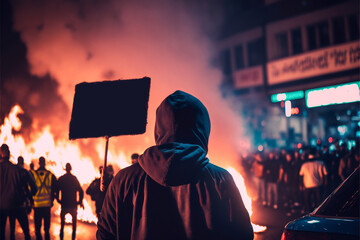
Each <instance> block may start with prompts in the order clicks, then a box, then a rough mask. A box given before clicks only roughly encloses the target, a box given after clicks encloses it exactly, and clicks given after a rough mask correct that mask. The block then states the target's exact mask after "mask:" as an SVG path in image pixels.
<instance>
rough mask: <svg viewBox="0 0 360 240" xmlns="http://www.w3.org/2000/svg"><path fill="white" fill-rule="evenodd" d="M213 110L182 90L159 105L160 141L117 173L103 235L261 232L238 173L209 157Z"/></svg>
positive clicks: (233, 235)
mask: <svg viewBox="0 0 360 240" xmlns="http://www.w3.org/2000/svg"><path fill="white" fill-rule="evenodd" d="M209 134H210V118H209V114H208V112H207V109H206V108H205V106H204V105H203V104H202V103H201V102H200V101H199V100H198V99H197V98H195V97H194V96H192V95H190V94H187V93H185V92H182V91H176V92H174V93H173V94H171V95H170V96H168V97H167V98H165V100H164V101H163V102H162V103H161V104H160V106H159V107H158V109H157V111H156V123H155V142H156V145H155V146H152V147H150V148H148V149H146V150H145V152H144V153H143V154H142V155H141V156H140V157H139V164H133V165H131V166H130V167H127V168H124V169H122V170H121V171H119V172H118V174H117V175H116V176H115V177H114V179H113V180H112V182H111V184H110V186H109V188H108V191H107V193H106V197H105V200H104V203H103V208H102V210H101V213H100V219H99V221H98V224H97V226H98V230H97V239H240V240H241V239H244V240H247V239H253V237H254V234H253V229H252V226H251V222H250V218H249V214H248V212H247V211H246V209H245V207H244V204H243V201H242V198H241V196H240V193H239V190H238V189H237V187H236V185H235V182H234V180H233V178H232V176H231V175H230V174H229V173H228V172H227V171H226V170H225V169H222V168H220V167H218V166H215V165H213V164H211V163H210V162H209V159H208V158H207V157H206V156H207V152H208V140H209Z"/></svg>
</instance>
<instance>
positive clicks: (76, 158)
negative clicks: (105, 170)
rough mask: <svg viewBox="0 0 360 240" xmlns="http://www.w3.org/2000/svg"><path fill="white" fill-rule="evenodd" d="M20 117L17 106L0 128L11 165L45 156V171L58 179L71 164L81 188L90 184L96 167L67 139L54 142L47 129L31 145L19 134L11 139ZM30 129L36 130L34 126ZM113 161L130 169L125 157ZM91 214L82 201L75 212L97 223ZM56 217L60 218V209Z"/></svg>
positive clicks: (31, 137)
mask: <svg viewBox="0 0 360 240" xmlns="http://www.w3.org/2000/svg"><path fill="white" fill-rule="evenodd" d="M22 113H24V112H23V110H22V108H21V107H20V106H19V105H16V106H14V107H13V108H12V109H11V111H10V113H9V115H8V116H7V117H6V118H5V119H4V123H3V125H1V126H0V143H1V144H2V143H6V144H7V145H8V146H9V148H10V153H11V158H10V161H12V162H13V163H15V156H16V157H17V156H23V157H24V161H25V164H26V165H29V164H30V162H31V161H32V160H35V159H38V158H39V157H40V156H44V157H45V159H47V168H48V169H49V170H50V171H51V172H53V173H54V174H55V176H57V177H59V176H61V175H63V174H64V173H65V171H64V166H65V164H66V163H67V162H71V165H72V168H73V174H74V175H75V176H76V177H77V178H78V180H79V182H80V184H81V185H84V184H89V183H90V182H91V181H92V180H93V179H94V177H95V176H97V175H98V170H97V167H95V166H94V165H93V163H92V160H91V159H90V158H88V157H83V156H82V155H81V152H80V148H79V147H78V145H77V144H76V142H70V141H68V140H67V139H58V140H55V139H54V137H53V135H52V134H51V132H50V127H49V126H47V127H45V128H44V129H41V130H39V131H34V133H32V135H31V136H30V139H31V142H27V143H25V140H24V138H23V136H21V134H17V135H14V134H13V133H12V131H13V130H15V131H20V130H21V126H22V124H21V121H20V119H19V117H18V115H19V114H22ZM33 128H34V129H36V123H35V124H34V126H33ZM100 145H101V144H99V146H98V153H99V155H101V156H102V155H103V151H104V150H103V148H101V146H100ZM113 158H114V159H115V158H116V159H119V160H120V163H121V167H123V166H126V164H127V165H129V163H126V161H125V156H122V155H121V156H113ZM123 161H124V162H125V163H123ZM55 205H56V203H55ZM94 212H95V211H93V210H92V208H91V207H90V205H89V204H88V202H87V201H86V199H84V209H79V210H78V219H79V220H82V221H86V222H96V221H97V219H96V216H95V214H94ZM55 213H57V214H60V206H59V210H57V211H55ZM70 219H71V217H70Z"/></svg>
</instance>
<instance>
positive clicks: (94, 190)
mask: <svg viewBox="0 0 360 240" xmlns="http://www.w3.org/2000/svg"><path fill="white" fill-rule="evenodd" d="M102 171H103V166H100V167H99V173H100V176H101V174H102ZM86 194H88V195H90V197H91V200H93V201H95V212H96V216H97V218H98V219H99V214H100V211H101V207H102V204H103V202H104V197H105V193H104V192H102V191H101V190H100V178H95V179H94V180H93V181H92V182H91V183H90V185H89V187H88V188H87V189H86Z"/></svg>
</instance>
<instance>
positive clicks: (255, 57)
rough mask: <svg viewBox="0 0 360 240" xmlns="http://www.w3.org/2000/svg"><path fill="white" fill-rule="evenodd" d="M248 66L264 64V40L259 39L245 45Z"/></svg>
mask: <svg viewBox="0 0 360 240" xmlns="http://www.w3.org/2000/svg"><path fill="white" fill-rule="evenodd" d="M247 49H248V62H249V66H256V65H260V64H263V63H264V39H263V38H259V39H257V40H255V41H252V42H249V43H248V44H247Z"/></svg>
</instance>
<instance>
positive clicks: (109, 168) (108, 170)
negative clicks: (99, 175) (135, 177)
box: [106, 164, 114, 175]
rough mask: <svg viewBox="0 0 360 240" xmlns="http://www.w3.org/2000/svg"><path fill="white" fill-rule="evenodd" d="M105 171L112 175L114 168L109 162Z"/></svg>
mask: <svg viewBox="0 0 360 240" xmlns="http://www.w3.org/2000/svg"><path fill="white" fill-rule="evenodd" d="M106 173H107V174H108V175H114V168H113V166H112V165H111V164H109V165H108V166H106Z"/></svg>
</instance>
